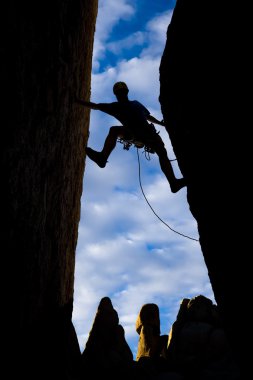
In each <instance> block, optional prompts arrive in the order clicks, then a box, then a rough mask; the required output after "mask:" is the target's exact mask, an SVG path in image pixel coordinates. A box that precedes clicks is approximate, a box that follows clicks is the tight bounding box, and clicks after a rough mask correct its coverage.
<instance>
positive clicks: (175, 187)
mask: <svg viewBox="0 0 253 380" xmlns="http://www.w3.org/2000/svg"><path fill="white" fill-rule="evenodd" d="M185 186H186V181H185V179H184V178H179V179H176V180H175V181H174V182H173V184H171V185H170V188H171V192H172V193H177V192H178V191H179V190H181V189H182V188H183V187H185Z"/></svg>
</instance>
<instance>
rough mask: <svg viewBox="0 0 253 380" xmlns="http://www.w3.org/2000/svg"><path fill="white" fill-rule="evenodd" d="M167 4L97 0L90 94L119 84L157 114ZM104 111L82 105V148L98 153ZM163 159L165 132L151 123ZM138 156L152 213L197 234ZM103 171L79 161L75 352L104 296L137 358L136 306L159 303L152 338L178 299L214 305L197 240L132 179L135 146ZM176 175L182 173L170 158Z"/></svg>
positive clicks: (181, 201) (183, 203) (154, 165)
mask: <svg viewBox="0 0 253 380" xmlns="http://www.w3.org/2000/svg"><path fill="white" fill-rule="evenodd" d="M174 5H175V1H164V0H154V1H148V2H147V1H144V0H139V1H138V0H100V1H99V11H98V20H97V26H96V33H95V44H94V54H93V73H92V86H91V100H92V101H93V102H97V103H98V102H112V101H115V100H116V99H115V97H114V94H113V92H112V86H113V84H114V83H115V82H116V81H124V82H126V83H127V84H128V87H129V99H130V100H139V101H140V102H141V103H143V104H144V105H145V106H146V107H147V108H148V109H149V111H150V112H151V114H152V115H153V116H155V117H156V118H158V119H159V120H161V119H162V114H161V110H160V104H159V101H158V96H159V64H160V59H161V55H162V52H163V49H164V45H165V39H166V30H167V26H168V25H169V22H170V20H171V16H172V12H173V7H174ZM112 125H119V122H118V121H117V120H116V119H114V118H113V117H111V116H109V115H106V114H104V113H102V112H100V111H95V110H92V111H91V118H90V136H89V141H88V146H91V147H92V148H93V149H96V150H101V149H102V146H103V142H104V140H105V137H106V135H107V133H108V130H109V128H110V126H112ZM156 128H157V130H158V131H160V136H161V137H162V138H163V140H164V142H165V145H166V149H167V151H168V155H169V157H170V159H173V158H174V153H173V149H172V147H171V144H170V140H169V136H168V134H167V133H166V131H165V130H164V128H163V127H161V126H156ZM139 152H140V153H139V154H140V162H141V181H142V186H143V189H144V192H145V195H146V197H147V199H148V201H149V202H150V204H151V205H152V207H153V209H154V210H155V212H156V213H157V214H158V215H159V217H160V218H162V219H163V220H164V221H165V223H167V224H169V225H170V226H171V227H172V228H173V229H175V230H177V231H179V232H180V233H183V234H184V235H188V236H190V237H193V238H196V239H198V231H197V224H196V221H195V219H194V218H193V217H192V215H191V213H190V211H189V205H188V203H187V200H186V189H185V188H184V189H182V190H180V191H179V192H178V193H176V194H172V193H171V192H170V188H169V184H168V182H167V180H166V178H165V177H164V175H163V173H162V171H161V169H160V166H159V162H158V157H157V156H156V155H153V154H152V155H151V160H150V161H148V160H146V158H145V155H144V154H143V153H142V150H140V151H139ZM108 161H109V162H108V164H107V166H106V167H105V168H104V169H101V168H99V167H98V166H96V164H95V163H94V162H93V161H91V160H89V158H88V157H87V159H86V163H85V175H84V181H83V195H82V200H81V220H80V225H79V236H78V244H77V251H76V267H75V288H74V310H73V323H74V326H75V328H76V331H77V335H78V340H79V344H80V348H81V351H83V349H84V347H85V343H86V340H87V337H88V334H89V331H90V329H91V326H92V322H93V319H94V316H95V313H96V309H97V306H98V303H99V301H100V299H101V298H102V297H104V296H109V297H110V298H111V300H112V303H113V306H114V308H115V309H116V310H117V312H118V314H119V320H120V324H121V325H122V326H123V327H124V329H125V336H126V340H127V342H128V344H129V346H130V348H131V349H132V351H133V354H134V357H135V355H136V350H137V344H138V338H139V336H138V334H137V333H136V331H135V322H136V319H137V315H138V313H139V311H140V308H141V306H142V305H143V304H145V303H156V304H157V305H158V307H159V309H160V319H161V334H168V332H169V329H170V327H171V324H172V323H173V322H174V320H175V317H176V314H177V311H178V308H179V304H180V301H181V299H182V298H184V297H193V296H196V295H198V294H203V295H205V296H206V297H209V298H211V299H212V300H213V301H214V296H213V292H212V289H211V286H210V282H209V278H208V274H207V269H206V266H205V264H204V259H203V256H202V253H201V250H200V246H199V242H196V241H194V240H190V239H187V238H184V237H182V236H180V235H178V234H175V233H173V232H172V231H171V230H170V229H169V228H167V227H166V226H165V225H164V224H163V223H162V222H161V221H160V220H159V219H158V218H157V217H156V216H155V215H154V213H153V212H152V211H151V209H150V208H149V206H148V204H147V203H146V201H145V199H144V197H143V195H142V192H141V189H140V185H139V179H138V160H137V152H136V149H135V148H133V147H131V148H130V150H129V151H125V150H123V146H122V144H120V143H118V144H117V146H116V148H115V150H114V151H113V152H112V154H111V156H110V157H109V160H108ZM173 167H174V171H175V174H176V176H177V177H181V173H180V171H179V168H178V167H177V163H176V161H175V162H173Z"/></svg>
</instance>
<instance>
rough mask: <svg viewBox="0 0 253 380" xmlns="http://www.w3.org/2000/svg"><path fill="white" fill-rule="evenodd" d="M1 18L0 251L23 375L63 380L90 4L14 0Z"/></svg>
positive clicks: (92, 0)
mask: <svg viewBox="0 0 253 380" xmlns="http://www.w3.org/2000/svg"><path fill="white" fill-rule="evenodd" d="M3 15H4V19H5V20H4V21H5V22H6V24H4V36H5V39H4V41H3V43H2V44H1V51H2V53H3V54H2V58H1V61H2V62H1V63H2V65H1V89H2V93H3V94H4V98H5V99H4V103H3V104H2V105H3V114H2V118H3V120H5V125H4V130H3V133H2V136H1V141H2V144H3V146H2V147H1V148H2V149H1V165H2V167H1V173H2V181H1V183H2V190H3V199H4V205H3V207H2V218H3V219H2V220H4V230H3V231H2V232H3V242H2V243H1V244H2V246H5V247H8V261H9V260H10V262H8V264H7V266H6V268H11V273H12V277H11V283H12V285H13V293H12V294H11V298H12V299H13V300H15V301H14V302H13V307H14V309H15V326H18V327H19V328H20V330H19V333H20V335H19V337H20V338H19V342H22V348H21V349H20V350H19V351H20V355H21V362H22V363H23V367H24V374H23V375H24V376H23V377H24V378H30V376H31V377H33V378H40V376H41V377H42V378H51V377H52V378H55V379H56V378H62V379H64V378H65V377H64V376H66V375H65V374H64V368H61V370H60V369H59V368H54V363H57V356H58V358H59V359H60V357H61V355H65V354H64V353H63V348H62V342H61V344H60V343H59V340H58V338H59V336H58V335H57V334H58V332H59V331H58V332H57V329H58V330H59V329H60V324H61V322H59V321H60V320H62V323H63V325H64V323H65V322H66V323H70V320H71V313H65V307H68V308H69V307H71V302H72V301H71V300H72V297H73V281H74V264H75V248H76V242H77V231H78V223H79V218H80V198H81V194H82V183H83V173H84V162H85V161H84V160H85V155H84V148H85V145H86V140H87V135H88V122H89V112H88V111H85V110H84V109H83V108H81V107H78V106H77V105H76V104H75V103H74V101H73V99H74V96H80V97H82V98H83V99H86V100H88V99H89V96H90V79H91V61H92V49H93V37H94V29H95V21H96V15H97V0H80V1H73V2H72V1H69V0H62V1H60V2H59V1H57V2H54V1H53V2H51V1H47V0H46V1H36V2H34V3H32V2H18V1H14V2H12V3H8V5H5V9H4V10H3ZM2 26H3V24H2ZM2 35H3V34H2ZM69 304H70V306H68V305H69ZM10 315H11V312H10V314H9V316H10ZM59 316H61V317H59ZM57 321H58V322H57ZM42 331H43V333H42ZM62 332H63V334H64V329H63V330H62ZM72 332H73V330H72ZM16 335H17V332H16V331H15V337H16ZM63 339H64V338H63ZM66 339H68V338H67V337H66ZM74 342H75V341H74ZM13 343H14V342H13ZM48 347H54V353H53V352H51V353H52V355H54V359H55V360H53V358H51V363H50V365H51V368H50V369H49V367H48V363H49V362H50V355H49V351H50V349H49V351H48V352H47V354H45V353H46V351H47V350H48ZM52 351H53V349H52ZM34 352H36V359H35V354H34V355H33V353H34ZM45 357H47V360H45ZM62 357H63V356H62ZM27 358H29V360H27ZM63 362H64V361H63ZM42 363H43V365H42ZM58 365H59V363H57V366H58ZM34 368H36V372H33V371H32V369H34ZM11 369H13V368H11ZM19 371H20V368H19ZM29 372H30V373H29ZM32 372H33V374H32ZM54 372H55V373H57V374H58V377H53V374H54ZM43 375H44V376H43ZM60 375H61V376H60ZM19 376H22V375H21V374H20V373H19ZM59 376H60V377H59ZM69 376H70V375H69ZM9 377H11V376H9ZM68 378H69V377H68Z"/></svg>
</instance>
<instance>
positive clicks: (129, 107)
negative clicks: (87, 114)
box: [76, 82, 186, 193]
mask: <svg viewBox="0 0 253 380" xmlns="http://www.w3.org/2000/svg"><path fill="white" fill-rule="evenodd" d="M113 92H114V94H115V96H116V98H117V102H113V103H93V102H89V101H83V100H81V99H76V102H77V103H79V104H81V105H83V106H85V107H89V108H91V109H94V110H99V111H102V112H105V113H107V114H109V115H111V116H114V117H115V118H116V119H118V120H119V121H120V122H121V123H122V125H121V126H113V127H111V128H110V130H109V133H108V135H107V137H106V139H105V142H104V147H103V149H102V151H101V152H97V151H95V150H93V149H92V148H90V147H87V148H86V154H87V156H88V157H89V158H90V159H91V160H92V161H94V162H96V164H97V165H98V166H99V167H100V168H104V167H105V165H106V163H107V159H108V157H109V156H110V154H111V152H112V151H113V149H114V148H115V146H116V143H117V140H118V138H121V139H124V140H132V139H136V140H138V141H141V142H143V143H144V144H145V145H147V146H149V147H150V148H151V149H152V150H153V151H154V152H155V153H156V154H157V155H158V157H159V162H160V167H161V169H162V171H163V173H164V174H165V176H166V178H167V180H168V182H169V184H170V188H171V191H172V193H176V192H177V191H179V190H180V189H181V188H182V187H184V186H185V185H186V183H185V179H184V178H179V179H178V178H176V177H175V174H174V171H173V168H172V166H171V163H170V160H169V158H168V155H167V151H166V149H165V146H164V142H163V140H162V138H161V137H160V136H159V134H158V133H157V131H156V129H155V127H154V125H153V124H152V123H155V124H159V125H161V126H164V123H163V122H162V121H159V120H157V119H156V118H155V117H154V116H152V115H151V114H150V112H149V111H148V110H147V108H146V107H144V106H143V105H142V104H141V103H140V102H138V101H137V100H129V99H128V92H129V89H128V87H127V85H126V83H125V82H116V83H115V84H114V86H113ZM148 121H149V122H150V123H149V122H148Z"/></svg>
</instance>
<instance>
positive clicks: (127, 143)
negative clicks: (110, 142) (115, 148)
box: [117, 123, 160, 161]
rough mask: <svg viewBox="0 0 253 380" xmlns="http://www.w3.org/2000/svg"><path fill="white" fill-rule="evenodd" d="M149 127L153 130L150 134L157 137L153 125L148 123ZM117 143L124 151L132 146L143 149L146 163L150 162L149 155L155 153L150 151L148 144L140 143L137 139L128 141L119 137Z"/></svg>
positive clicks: (152, 150)
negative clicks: (121, 145)
mask: <svg viewBox="0 0 253 380" xmlns="http://www.w3.org/2000/svg"><path fill="white" fill-rule="evenodd" d="M149 125H150V127H151V128H152V129H153V131H152V132H153V133H155V134H158V135H159V133H160V132H157V131H156V129H155V126H154V124H152V123H150V124H149ZM117 141H118V142H119V143H121V144H123V149H125V150H129V149H130V147H131V146H132V145H134V147H135V148H137V149H142V148H143V149H144V151H143V153H144V154H145V157H146V159H147V160H148V161H150V154H154V153H155V150H154V149H152V148H151V146H150V145H149V144H148V143H145V142H143V141H141V139H137V138H134V137H133V138H130V139H126V138H122V137H119V138H118V140H117Z"/></svg>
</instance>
